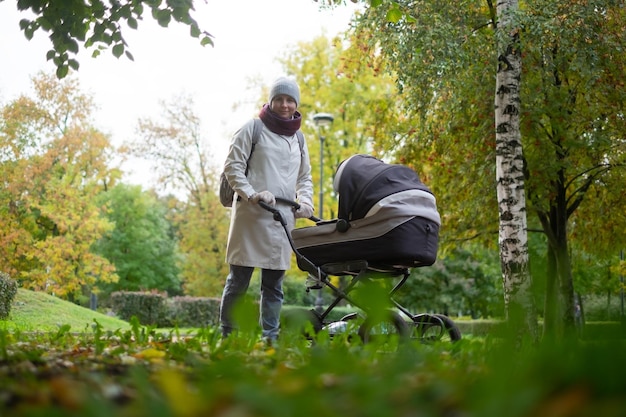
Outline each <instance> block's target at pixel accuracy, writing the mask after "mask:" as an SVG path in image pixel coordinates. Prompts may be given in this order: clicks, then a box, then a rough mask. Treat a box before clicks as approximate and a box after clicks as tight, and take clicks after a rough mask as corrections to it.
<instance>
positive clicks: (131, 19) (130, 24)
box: [127, 17, 138, 29]
mask: <svg viewBox="0 0 626 417" xmlns="http://www.w3.org/2000/svg"><path fill="white" fill-rule="evenodd" d="M127 23H128V27H129V28H131V29H137V26H138V24H137V19H135V18H134V17H129V18H128V20H127Z"/></svg>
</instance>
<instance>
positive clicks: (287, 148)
mask: <svg viewBox="0 0 626 417" xmlns="http://www.w3.org/2000/svg"><path fill="white" fill-rule="evenodd" d="M253 124H254V121H253V120H250V121H249V122H247V123H246V124H244V125H243V126H242V127H241V129H239V130H238V131H237V132H236V133H235V135H234V136H233V139H232V142H231V145H230V147H229V150H228V156H227V158H226V163H225V164H224V173H225V174H226V177H227V178H228V181H229V182H230V184H231V185H232V187H233V189H234V190H235V193H236V194H235V195H236V196H237V195H239V196H240V197H241V198H238V199H237V200H238V201H236V202H234V203H233V208H232V209H231V210H232V213H231V217H230V229H229V231H228V245H227V249H226V262H228V263H229V264H231V265H239V266H251V267H260V268H265V269H277V270H287V269H289V267H290V261H291V254H292V249H291V246H290V245H289V241H288V239H287V236H286V234H285V230H284V229H283V227H282V225H281V224H280V222H277V221H275V220H274V219H273V216H272V214H271V213H270V212H268V211H266V210H264V209H263V208H261V206H259V205H258V204H252V203H250V202H248V198H249V197H251V196H252V194H254V193H255V192H260V191H264V190H267V191H269V192H271V193H272V194H274V196H276V197H282V198H286V199H289V200H296V199H297V201H299V202H300V203H307V204H309V205H311V207H313V181H312V178H311V164H310V161H309V153H308V149H307V146H306V141H305V144H304V148H303V154H302V155H301V153H300V145H299V144H298V137H297V136H296V135H295V134H294V135H293V136H284V135H278V134H276V133H273V132H271V131H270V130H269V129H267V127H265V126H263V131H262V132H261V135H260V136H259V139H258V142H257V144H256V146H255V148H254V152H253V154H252V158H251V159H250V162H249V164H248V176H247V177H246V175H245V169H246V161H247V159H248V156H249V155H250V150H251V148H252V131H253ZM296 196H297V197H296ZM276 207H277V208H279V209H280V210H281V212H282V213H283V216H284V217H285V219H286V220H287V230H289V231H291V230H292V229H293V228H294V224H295V217H294V212H293V210H292V208H291V207H289V206H287V205H284V204H280V203H277V204H276Z"/></svg>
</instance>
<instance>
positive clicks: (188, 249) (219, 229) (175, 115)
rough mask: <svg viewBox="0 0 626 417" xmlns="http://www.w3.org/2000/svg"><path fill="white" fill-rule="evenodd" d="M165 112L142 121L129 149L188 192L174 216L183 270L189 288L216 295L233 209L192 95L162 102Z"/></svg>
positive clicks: (166, 183) (167, 183)
mask: <svg viewBox="0 0 626 417" xmlns="http://www.w3.org/2000/svg"><path fill="white" fill-rule="evenodd" d="M162 106H163V112H164V115H163V117H162V118H161V119H159V121H158V122H157V121H154V120H152V119H150V118H145V119H141V120H140V121H139V123H138V128H137V132H138V138H137V139H135V140H133V141H132V142H130V143H128V145H127V149H126V151H127V152H128V153H130V154H132V155H135V156H137V157H140V158H144V159H146V160H148V161H149V162H150V163H151V164H152V165H153V166H154V168H155V173H156V175H157V178H158V181H159V184H160V187H161V190H162V191H167V190H175V191H177V192H179V193H182V194H184V195H183V196H182V197H181V198H182V201H181V202H174V201H173V200H171V204H172V206H171V207H170V210H171V215H172V216H173V217H172V221H173V223H174V225H175V228H176V231H177V233H178V234H179V236H178V237H179V239H180V242H179V247H180V251H181V254H182V259H181V264H180V270H181V274H182V281H183V287H184V290H185V292H186V293H189V294H193V295H204V296H216V295H219V293H220V291H221V288H222V287H223V284H224V280H225V278H226V274H227V273H228V270H227V265H226V263H225V260H224V259H225V253H226V239H227V235H228V220H229V214H230V211H229V210H226V209H224V207H222V206H221V204H220V202H219V199H218V197H217V179H218V176H219V175H218V170H217V167H216V166H215V165H214V163H213V162H212V155H211V151H210V147H209V145H208V140H207V139H206V138H205V137H204V136H203V135H202V130H201V125H200V119H199V118H198V116H197V115H196V114H195V111H194V102H193V98H192V97H188V96H180V97H176V98H174V99H173V100H172V101H171V102H169V103H165V102H163V103H162Z"/></svg>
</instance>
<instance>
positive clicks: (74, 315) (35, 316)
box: [0, 288, 130, 332]
mask: <svg viewBox="0 0 626 417" xmlns="http://www.w3.org/2000/svg"><path fill="white" fill-rule="evenodd" d="M94 320H97V321H98V323H99V324H100V325H101V326H102V328H103V330H111V331H115V330H118V329H120V330H128V329H130V324H129V323H128V322H126V321H124V320H120V319H117V318H115V317H110V316H107V315H106V314H102V313H99V312H97V311H93V310H90V309H88V308H85V307H81V306H79V305H76V304H73V303H70V302H68V301H64V300H61V299H59V298H57V297H53V296H51V295H48V294H45V293H42V292H35V291H29V290H24V289H21V288H20V289H18V290H17V295H16V297H15V299H14V300H13V307H12V308H11V313H10V315H9V319H8V320H0V329H5V330H20V331H25V332H32V331H56V330H58V329H59V327H60V326H61V325H69V326H71V327H70V328H71V331H72V332H85V331H91V329H92V325H94V324H95V322H94Z"/></svg>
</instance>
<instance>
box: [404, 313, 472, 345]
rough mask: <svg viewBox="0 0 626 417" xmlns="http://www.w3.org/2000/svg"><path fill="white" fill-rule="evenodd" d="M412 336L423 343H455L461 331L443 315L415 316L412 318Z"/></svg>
mask: <svg viewBox="0 0 626 417" xmlns="http://www.w3.org/2000/svg"><path fill="white" fill-rule="evenodd" d="M412 319H413V323H414V326H415V333H414V336H415V337H417V338H418V339H420V340H422V341H424V342H456V341H458V340H461V331H460V330H459V328H458V327H457V326H456V324H454V322H453V321H452V319H450V317H448V316H446V315H443V314H417V315H415V316H413V317H412Z"/></svg>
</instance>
